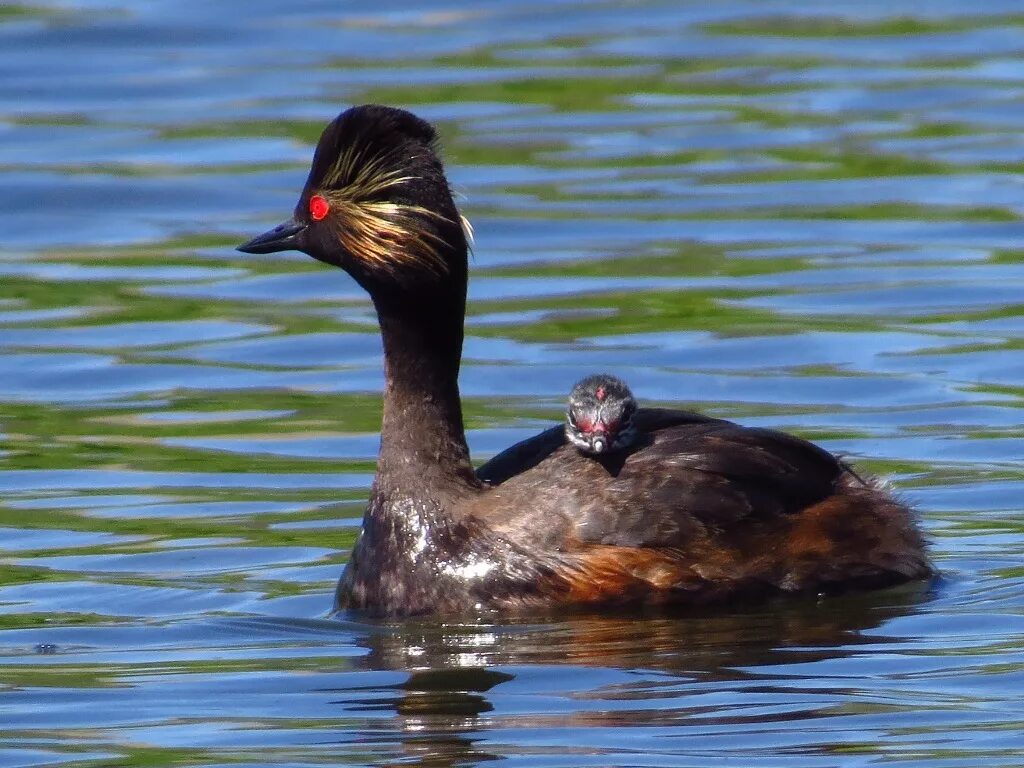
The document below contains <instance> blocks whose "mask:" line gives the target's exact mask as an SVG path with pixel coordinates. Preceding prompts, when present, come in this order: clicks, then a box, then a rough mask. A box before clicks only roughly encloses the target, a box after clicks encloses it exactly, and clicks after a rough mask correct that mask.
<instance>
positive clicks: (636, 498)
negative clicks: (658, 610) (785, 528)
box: [481, 410, 844, 547]
mask: <svg viewBox="0 0 1024 768" xmlns="http://www.w3.org/2000/svg"><path fill="white" fill-rule="evenodd" d="M640 417H641V420H640V421H639V423H638V426H639V427H640V440H639V441H638V443H637V445H636V446H634V447H633V448H632V449H631V452H628V453H627V454H625V455H618V454H616V455H611V456H607V457H601V458H597V457H592V456H582V455H581V454H580V453H579V452H578V451H576V449H575V448H573V447H572V446H568V445H562V444H560V443H561V439H560V434H561V428H560V427H558V428H553V429H551V430H548V431H546V432H544V433H542V434H541V435H538V436H537V437H535V438H532V439H531V440H526V441H524V442H523V443H520V444H518V445H516V446H513V448H512V449H509V451H506V452H505V453H504V454H501V455H499V456H498V457H496V459H493V460H492V461H491V462H489V463H488V465H492V464H495V463H496V460H497V459H501V462H500V463H497V464H496V468H495V467H492V468H491V469H490V470H488V471H487V472H482V473H481V474H482V476H484V477H487V478H488V479H491V482H495V483H496V484H498V487H497V488H495V489H494V491H492V492H491V494H488V496H489V503H488V505H487V506H488V508H489V509H488V511H487V512H486V516H487V517H488V518H490V521H489V522H490V524H491V525H492V526H494V527H495V528H496V529H497V530H502V529H508V532H510V533H511V532H512V529H515V535H517V536H519V537H520V538H522V539H524V540H529V539H530V538H531V537H536V536H543V537H545V539H544V541H545V544H546V545H549V546H550V545H555V544H556V542H551V541H549V539H550V538H551V537H552V536H554V537H555V538H559V537H561V536H563V535H569V536H571V538H573V539H575V540H576V541H578V542H579V543H582V544H608V545H616V546H631V547H637V546H657V547H688V546H691V545H693V543H694V542H696V541H699V540H701V539H704V538H705V537H707V536H713V537H718V536H720V535H726V536H727V537H728V536H730V535H731V532H738V533H739V534H743V535H745V534H746V532H748V531H749V530H752V529H751V526H754V527H756V526H758V525H761V524H771V522H772V521H773V520H777V519H778V518H779V516H784V515H788V514H792V513H795V512H798V511H800V510H802V509H804V508H806V507H807V506H808V505H811V504H814V503H815V502H817V501H820V500H821V499H824V498H826V497H827V496H828V495H829V494H831V493H834V491H835V486H836V483H837V481H838V480H839V478H840V477H841V476H842V475H843V473H844V469H843V466H842V464H841V463H840V462H839V460H838V459H836V458H835V457H834V456H833V455H832V454H830V453H828V452H827V451H825V450H823V449H821V448H818V447H817V446H815V445H813V444H811V443H809V442H807V441H805V440H801V439H799V438H796V437H792V436H790V435H786V434H783V433H781V432H775V431H772V430H767V429H758V428H749V427H741V426H739V425H736V424H733V423H731V422H728V421H722V420H717V419H709V418H706V417H701V416H696V415H695V414H688V413H683V412H673V411H649V410H641V411H640ZM488 465H485V468H484V469H485V470H486V468H487V467H488ZM517 466H518V467H520V468H521V471H519V472H515V471H514V470H515V468H516V467H517ZM493 478H498V479H497V480H494V479H493ZM524 498H525V499H529V500H530V503H529V505H528V509H524V508H523V505H522V499H524ZM506 507H507V508H506ZM559 531H563V532H564V533H559ZM570 532H571V533H570ZM565 545H566V546H569V545H570V542H569V541H568V540H566V543H565Z"/></svg>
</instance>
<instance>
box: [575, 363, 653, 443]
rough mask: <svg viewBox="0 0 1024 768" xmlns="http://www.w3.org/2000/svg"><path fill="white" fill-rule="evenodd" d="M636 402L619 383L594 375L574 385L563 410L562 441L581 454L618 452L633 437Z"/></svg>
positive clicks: (619, 380) (610, 378)
mask: <svg viewBox="0 0 1024 768" xmlns="http://www.w3.org/2000/svg"><path fill="white" fill-rule="evenodd" d="M635 413H636V400H635V399H634V398H633V393H632V392H631V391H630V389H629V387H628V386H626V383H625V382H624V381H622V379H617V378H615V377H614V376H609V375H608V374H606V373H597V374H594V375H592V376H587V377H586V378H585V379H581V380H580V381H578V382H576V385H575V386H574V387H573V388H572V392H570V393H569V405H568V407H567V408H566V410H565V437H566V439H567V440H568V441H569V442H570V443H572V444H573V445H575V446H576V447H577V448H579V449H580V450H581V451H582V452H583V453H589V454H593V455H595V456H596V455H600V454H602V453H612V452H614V451H618V450H621V449H622V448H626V447H628V446H629V445H631V444H632V442H633V439H634V438H635V437H636V426H635V425H634V423H633V416H634V414H635Z"/></svg>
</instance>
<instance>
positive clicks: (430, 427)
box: [239, 105, 932, 616]
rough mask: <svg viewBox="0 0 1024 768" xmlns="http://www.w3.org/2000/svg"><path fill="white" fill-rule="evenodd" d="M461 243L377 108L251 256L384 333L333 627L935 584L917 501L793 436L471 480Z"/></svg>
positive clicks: (527, 455)
mask: <svg viewBox="0 0 1024 768" xmlns="http://www.w3.org/2000/svg"><path fill="white" fill-rule="evenodd" d="M467 229H468V227H465V226H464V220H463V219H462V217H461V216H460V214H459V211H458V210H457V209H456V207H455V203H454V201H453V199H452V194H451V190H450V188H449V186H448V181H447V179H446V177H445V173H444V167H443V166H442V164H441V160H440V158H439V156H438V150H437V140H436V132H435V131H434V128H433V126H431V125H430V124H429V123H427V122H425V121H423V120H421V119H419V118H418V117H416V116H415V115H412V114H410V113H409V112H405V111H403V110H400V109H392V108H389V107H383V106H375V105H369V106H361V107H353V108H352V109H349V110H347V111H345V112H343V113H341V114H340V115H339V116H338V117H337V118H336V119H335V120H333V121H332V122H331V123H330V124H329V125H328V126H327V128H326V129H325V130H324V132H323V135H322V136H321V137H320V141H319V143H318V144H317V148H316V152H315V154H314V155H313V164H312V168H311V169H310V172H309V177H308V178H307V180H306V184H305V187H304V188H303V190H302V192H301V194H300V195H299V199H298V204H297V205H296V207H295V210H294V212H293V215H292V217H291V218H290V219H289V220H288V221H286V222H284V223H283V224H281V225H279V226H277V227H275V228H273V229H271V230H269V231H268V232H266V233H264V234H262V235H259V236H258V237H255V238H253V239H252V240H250V241H248V242H247V243H245V244H244V245H242V246H239V249H240V250H242V251H245V252H247V253H272V252H275V251H285V250H299V251H304V252H305V253H307V254H309V255H310V256H313V257H314V258H316V259H319V260H320V261H323V262H325V263H327V264H333V265H335V266H338V267H341V268H342V269H344V270H345V271H346V272H348V274H349V275H351V276H352V277H353V278H354V279H355V280H356V281H357V282H358V283H359V285H361V286H362V287H363V288H364V289H365V290H366V292H367V293H368V294H369V295H370V299H371V301H372V302H373V306H374V309H375V310H376V312H377V318H378V320H379V322H380V329H381V336H382V338H383V343H384V392H383V400H384V409H383V418H382V423H381V434H380V456H379V458H378V461H377V473H376V476H375V478H374V482H373V487H372V489H371V491H370V497H369V500H368V503H367V507H366V512H365V514H364V515H363V522H362V528H361V530H360V533H359V536H358V538H357V539H356V542H355V544H354V546H353V548H352V552H351V555H350V556H349V560H348V564H347V565H346V566H345V571H344V573H343V574H342V576H341V579H340V581H339V582H338V589H337V592H336V599H335V607H336V608H338V609H347V610H356V611H361V612H364V613H367V614H371V615H378V616H405V615H410V614H423V613H445V614H459V613H467V612H470V613H475V612H477V611H479V610H495V611H521V610H537V609H543V610H548V609H550V608H551V607H553V606H559V607H570V606H571V607H575V608H590V609H597V608H600V609H605V608H608V607H613V606H622V605H634V606H635V605H670V604H689V605H695V604H696V605H703V604H708V603H714V602H729V601H733V600H736V599H744V600H751V599H759V598H765V597H768V596H771V595H773V594H780V593H804V594H818V593H821V592H833V591H840V590H844V589H850V588H867V587H880V586H884V585H888V584H894V583H896V582H901V581H906V580H907V579H916V578H923V577H926V576H928V575H929V574H930V573H931V572H932V571H931V565H930V564H929V562H928V558H927V556H926V554H925V548H924V541H923V539H922V537H921V535H920V533H919V532H918V530H917V528H916V526H915V524H914V520H913V515H912V513H911V511H910V510H909V509H908V508H907V507H906V506H905V505H904V504H902V503H901V502H899V501H898V500H897V499H895V498H893V497H892V496H890V495H889V494H887V493H886V492H885V491H884V490H882V489H880V488H878V487H876V486H875V485H872V484H868V485H864V484H862V483H860V482H857V481H856V479H855V478H853V477H852V475H851V474H850V472H849V471H847V469H846V467H845V465H844V464H843V463H842V462H840V461H839V459H837V458H836V457H835V456H833V455H832V454H831V453H829V452H828V451H826V450H824V449H822V448H819V447H818V446H816V445H813V444H812V443H809V442H807V441H806V440H801V439H799V438H797V437H793V436H791V435H787V434H784V433H781V432H774V431H772V430H767V429H756V428H750V427H743V426H740V425H738V424H733V423H731V422H728V421H723V420H720V419H711V418H708V417H705V416H701V415H699V414H694V413H686V412H682V411H670V410H659V409H652V408H641V409H639V410H638V411H637V412H636V414H635V415H634V417H633V418H634V421H635V426H636V429H637V430H638V432H639V434H640V435H642V437H643V440H642V441H638V442H642V444H637V443H634V445H632V446H630V447H629V449H628V450H625V451H621V452H619V453H617V454H615V455H614V458H615V461H614V462H605V461H595V460H594V457H592V456H587V455H582V454H581V453H580V452H579V450H578V449H577V448H576V447H575V446H574V445H571V444H568V443H567V441H566V439H565V435H564V431H563V430H564V427H563V426H562V425H561V424H559V425H557V426H554V427H552V428H551V429H549V430H547V431H545V432H542V433H541V434H540V435H537V436H536V437H534V438H531V439H529V440H525V441H523V442H521V443H519V444H517V445H514V446H512V447H511V448H509V449H508V450H506V451H504V452H503V453H501V454H499V455H498V456H496V457H495V458H494V459H492V460H491V461H489V462H487V463H486V464H485V465H483V466H482V467H480V468H479V469H478V470H474V468H473V464H472V463H471V461H470V456H469V449H468V448H467V446H466V434H465V429H464V427H463V422H462V402H461V399H460V396H459V384H458V377H459V365H460V361H461V357H462V340H463V323H464V319H465V310H466V283H467V271H468V245H467V240H466V238H467V234H466V233H467Z"/></svg>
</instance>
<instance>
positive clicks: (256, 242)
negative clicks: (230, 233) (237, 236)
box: [237, 219, 306, 253]
mask: <svg viewBox="0 0 1024 768" xmlns="http://www.w3.org/2000/svg"><path fill="white" fill-rule="evenodd" d="M305 229H306V225H305V224H303V223H301V222H298V221H296V220H295V219H289V220H288V221H286V222H284V223H283V224H278V225H277V226H276V227H274V228H273V229H270V230H267V231H266V232H264V233H263V234H262V235H256V237H254V238H253V239H252V240H250V241H249V242H247V243H242V244H241V245H240V246H238V248H237V250H239V251H241V252H242V253H276V252H277V251H297V250H300V249H301V243H300V240H301V237H302V233H303V231H305Z"/></svg>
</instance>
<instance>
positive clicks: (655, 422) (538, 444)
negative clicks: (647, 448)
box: [476, 408, 728, 485]
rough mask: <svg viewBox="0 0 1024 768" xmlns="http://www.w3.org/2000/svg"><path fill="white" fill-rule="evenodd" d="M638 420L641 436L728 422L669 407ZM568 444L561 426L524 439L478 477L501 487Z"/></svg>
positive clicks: (640, 414)
mask: <svg viewBox="0 0 1024 768" xmlns="http://www.w3.org/2000/svg"><path fill="white" fill-rule="evenodd" d="M635 418H636V427H637V431H638V432H639V433H640V434H646V433H650V432H653V431H654V430H658V429H664V428H665V427H670V426H676V425H681V424H708V423H710V424H724V423H728V422H722V421H720V420H719V419H712V418H710V417H708V416H702V415H701V414H699V413H691V412H689V411H672V410H669V409H667V408H642V409H640V410H639V411H638V412H637V414H636V416H635ZM564 444H565V429H564V427H563V426H562V425H560V424H559V425H557V426H554V427H550V428H549V429H545V430H544V431H543V432H541V433H540V434H539V435H534V436H533V437H528V438H527V439H526V440H521V441H520V442H518V443H516V444H515V445H512V446H510V447H508V448H506V449H505V450H504V451H502V452H501V453H499V454H498V455H497V456H494V457H492V458H491V459H489V460H488V461H486V462H485V463H484V464H482V465H481V466H480V467H479V468H478V469H477V471H476V474H477V477H479V478H480V479H481V480H483V481H484V482H486V483H488V484H490V485H500V484H501V483H503V482H505V481H506V480H508V479H509V478H510V477H515V476H516V475H519V474H521V473H523V472H526V471H527V470H529V469H532V468H533V467H535V466H537V465H538V464H540V463H541V462H542V461H544V459H546V458H547V457H548V456H550V455H551V454H552V453H554V452H555V451H556V450H557V449H558V448H561V447H562V446H563V445H564Z"/></svg>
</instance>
